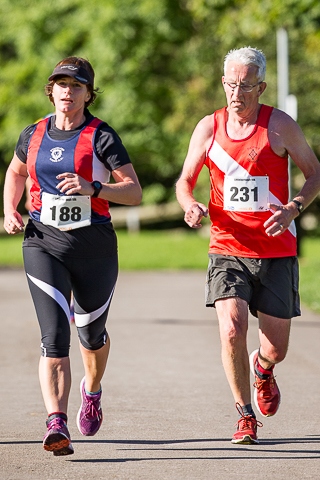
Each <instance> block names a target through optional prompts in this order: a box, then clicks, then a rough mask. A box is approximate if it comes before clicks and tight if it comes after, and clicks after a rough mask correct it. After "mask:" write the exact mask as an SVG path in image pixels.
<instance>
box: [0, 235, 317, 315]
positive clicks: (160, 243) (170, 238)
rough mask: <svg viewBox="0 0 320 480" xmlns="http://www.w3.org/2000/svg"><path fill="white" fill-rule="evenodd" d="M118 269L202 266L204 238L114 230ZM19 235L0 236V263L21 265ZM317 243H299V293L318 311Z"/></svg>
mask: <svg viewBox="0 0 320 480" xmlns="http://www.w3.org/2000/svg"><path fill="white" fill-rule="evenodd" d="M117 236H118V243H119V259H120V269H122V270H160V269H161V270H195V269H199V270H206V268H207V264H208V256H207V251H208V238H207V237H202V236H201V235H199V233H198V232H195V231H190V232H189V231H184V230H181V231H180V230H179V231H171V230H166V231H158V230H156V231H142V232H140V233H137V234H129V233H127V232H126V231H123V230H119V231H118V232H117ZM22 239H23V237H22V235H17V236H13V237H11V236H0V267H22V253H21V243H22ZM319 271H320V247H319V240H318V239H317V238H305V239H303V241H302V245H301V257H300V295H301V300H302V302H303V303H304V304H305V305H306V306H307V307H309V308H310V309H311V310H313V311H315V312H317V313H320V289H319V287H318V283H317V278H318V277H319Z"/></svg>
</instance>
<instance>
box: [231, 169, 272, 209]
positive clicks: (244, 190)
mask: <svg viewBox="0 0 320 480" xmlns="http://www.w3.org/2000/svg"><path fill="white" fill-rule="evenodd" d="M223 196H224V205H223V208H224V210H229V211H234V212H262V211H266V210H268V206H267V205H268V202H269V177H267V176H265V177H248V178H235V177H228V176H225V178H224V189H223Z"/></svg>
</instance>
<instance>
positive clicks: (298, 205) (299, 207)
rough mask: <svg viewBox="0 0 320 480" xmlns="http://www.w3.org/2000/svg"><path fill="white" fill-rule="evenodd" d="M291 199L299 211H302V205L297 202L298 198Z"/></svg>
mask: <svg viewBox="0 0 320 480" xmlns="http://www.w3.org/2000/svg"><path fill="white" fill-rule="evenodd" d="M291 201H292V202H293V203H295V204H296V206H297V209H298V212H299V213H301V212H303V205H302V203H301V202H299V201H298V200H295V199H293V200H291Z"/></svg>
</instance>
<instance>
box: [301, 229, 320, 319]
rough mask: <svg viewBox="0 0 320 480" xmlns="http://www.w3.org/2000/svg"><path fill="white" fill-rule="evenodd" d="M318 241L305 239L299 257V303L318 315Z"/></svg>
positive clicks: (319, 274) (319, 292)
mask: <svg viewBox="0 0 320 480" xmlns="http://www.w3.org/2000/svg"><path fill="white" fill-rule="evenodd" d="M319 281H320V239H318V238H306V239H305V240H304V241H303V243H302V248H301V257H300V296H301V301H302V302H303V303H304V304H305V305H307V306H308V307H309V308H310V309H311V310H313V311H314V312H317V313H320V289H319V283H318V282H319Z"/></svg>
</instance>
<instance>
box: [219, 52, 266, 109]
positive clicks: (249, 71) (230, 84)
mask: <svg viewBox="0 0 320 480" xmlns="http://www.w3.org/2000/svg"><path fill="white" fill-rule="evenodd" d="M257 73H258V68H257V67H256V66H254V65H242V64H241V63H237V62H234V61H230V62H229V63H228V64H227V68H226V72H225V76H224V77H222V83H223V87H224V91H225V93H226V98H227V104H228V111H229V112H234V113H237V114H238V115H240V116H244V117H245V116H247V115H250V114H251V113H253V112H254V111H255V110H256V109H257V107H258V104H259V97H260V95H261V94H262V92H263V91H264V90H265V88H266V83H265V82H259V80H258V78H257ZM242 86H243V89H242V88H241V87H242ZM251 87H252V89H251ZM246 90H251V91H249V92H248V91H246Z"/></svg>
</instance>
